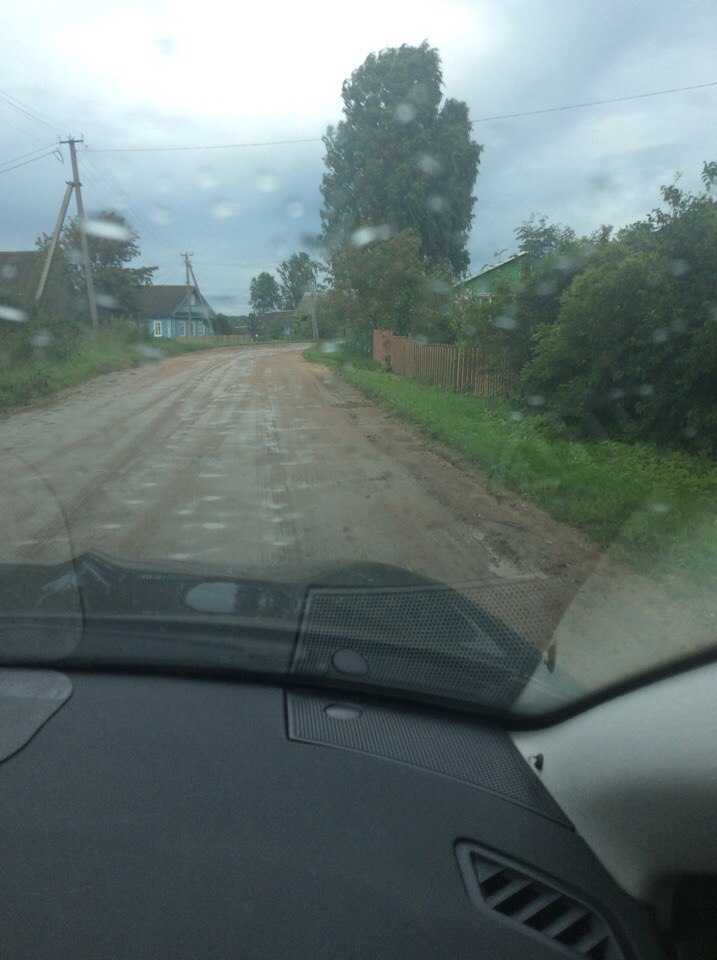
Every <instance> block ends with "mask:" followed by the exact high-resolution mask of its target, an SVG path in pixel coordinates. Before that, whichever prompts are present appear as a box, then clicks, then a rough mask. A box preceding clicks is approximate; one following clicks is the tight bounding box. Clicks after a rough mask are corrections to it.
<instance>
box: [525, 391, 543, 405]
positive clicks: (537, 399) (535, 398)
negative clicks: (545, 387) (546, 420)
mask: <svg viewBox="0 0 717 960" xmlns="http://www.w3.org/2000/svg"><path fill="white" fill-rule="evenodd" d="M528 403H529V404H530V406H531V407H544V406H545V397H542V396H541V395H540V394H539V393H534V394H533V395H532V396H530V397H528Z"/></svg>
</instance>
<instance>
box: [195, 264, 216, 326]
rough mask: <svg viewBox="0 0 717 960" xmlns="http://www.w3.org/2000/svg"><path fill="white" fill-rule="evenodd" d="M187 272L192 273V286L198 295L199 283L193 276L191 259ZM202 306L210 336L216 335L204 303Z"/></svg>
mask: <svg viewBox="0 0 717 960" xmlns="http://www.w3.org/2000/svg"><path fill="white" fill-rule="evenodd" d="M189 272H190V273H191V275H192V280H193V281H194V286H195V287H196V288H197V294H198V295H199V284H198V283H197V278H196V277H195V276H194V267H193V266H192V264H191V261H190V263H189ZM203 300H204V297H202V301H203ZM203 308H204V319H205V321H206V324H207V326H208V327H209V329H210V330H211V331H212V336H216V333H215V332H214V327H213V326H212V321H211V320H210V319H209V310H207V305H206V303H203Z"/></svg>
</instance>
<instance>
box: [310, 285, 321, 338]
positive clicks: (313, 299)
mask: <svg viewBox="0 0 717 960" xmlns="http://www.w3.org/2000/svg"><path fill="white" fill-rule="evenodd" d="M311 334H312V336H313V338H314V340H318V339H319V326H318V323H317V322H316V282H315V281H314V289H313V291H312V297H311Z"/></svg>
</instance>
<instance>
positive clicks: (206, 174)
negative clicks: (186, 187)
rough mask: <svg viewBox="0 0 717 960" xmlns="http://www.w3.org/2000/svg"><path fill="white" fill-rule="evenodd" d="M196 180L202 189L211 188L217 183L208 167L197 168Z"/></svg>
mask: <svg viewBox="0 0 717 960" xmlns="http://www.w3.org/2000/svg"><path fill="white" fill-rule="evenodd" d="M196 182H197V186H198V187H200V188H201V189H202V190H212V189H214V187H216V185H217V178H216V176H215V175H214V171H213V170H212V169H211V168H210V167H200V168H199V170H197V177H196Z"/></svg>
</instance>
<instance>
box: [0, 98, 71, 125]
mask: <svg viewBox="0 0 717 960" xmlns="http://www.w3.org/2000/svg"><path fill="white" fill-rule="evenodd" d="M0 100H1V101H3V102H4V103H5V104H6V106H8V107H10V108H11V109H13V110H15V111H17V112H18V113H20V114H22V115H23V116H24V117H26V118H27V119H28V120H33V121H34V122H35V123H37V124H39V125H41V126H44V127H46V128H47V129H48V130H52V132H53V133H55V134H56V135H58V136H61V135H64V133H65V131H66V130H67V129H68V128H67V125H66V124H64V123H62V122H61V121H59V120H55V119H53V118H52V117H48V115H47V114H46V113H42V111H40V110H37V109H35V107H31V106H30V105H29V104H28V103H25V102H24V101H23V100H20V99H19V98H18V97H16V96H14V95H13V94H11V93H8V92H7V90H0Z"/></svg>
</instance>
